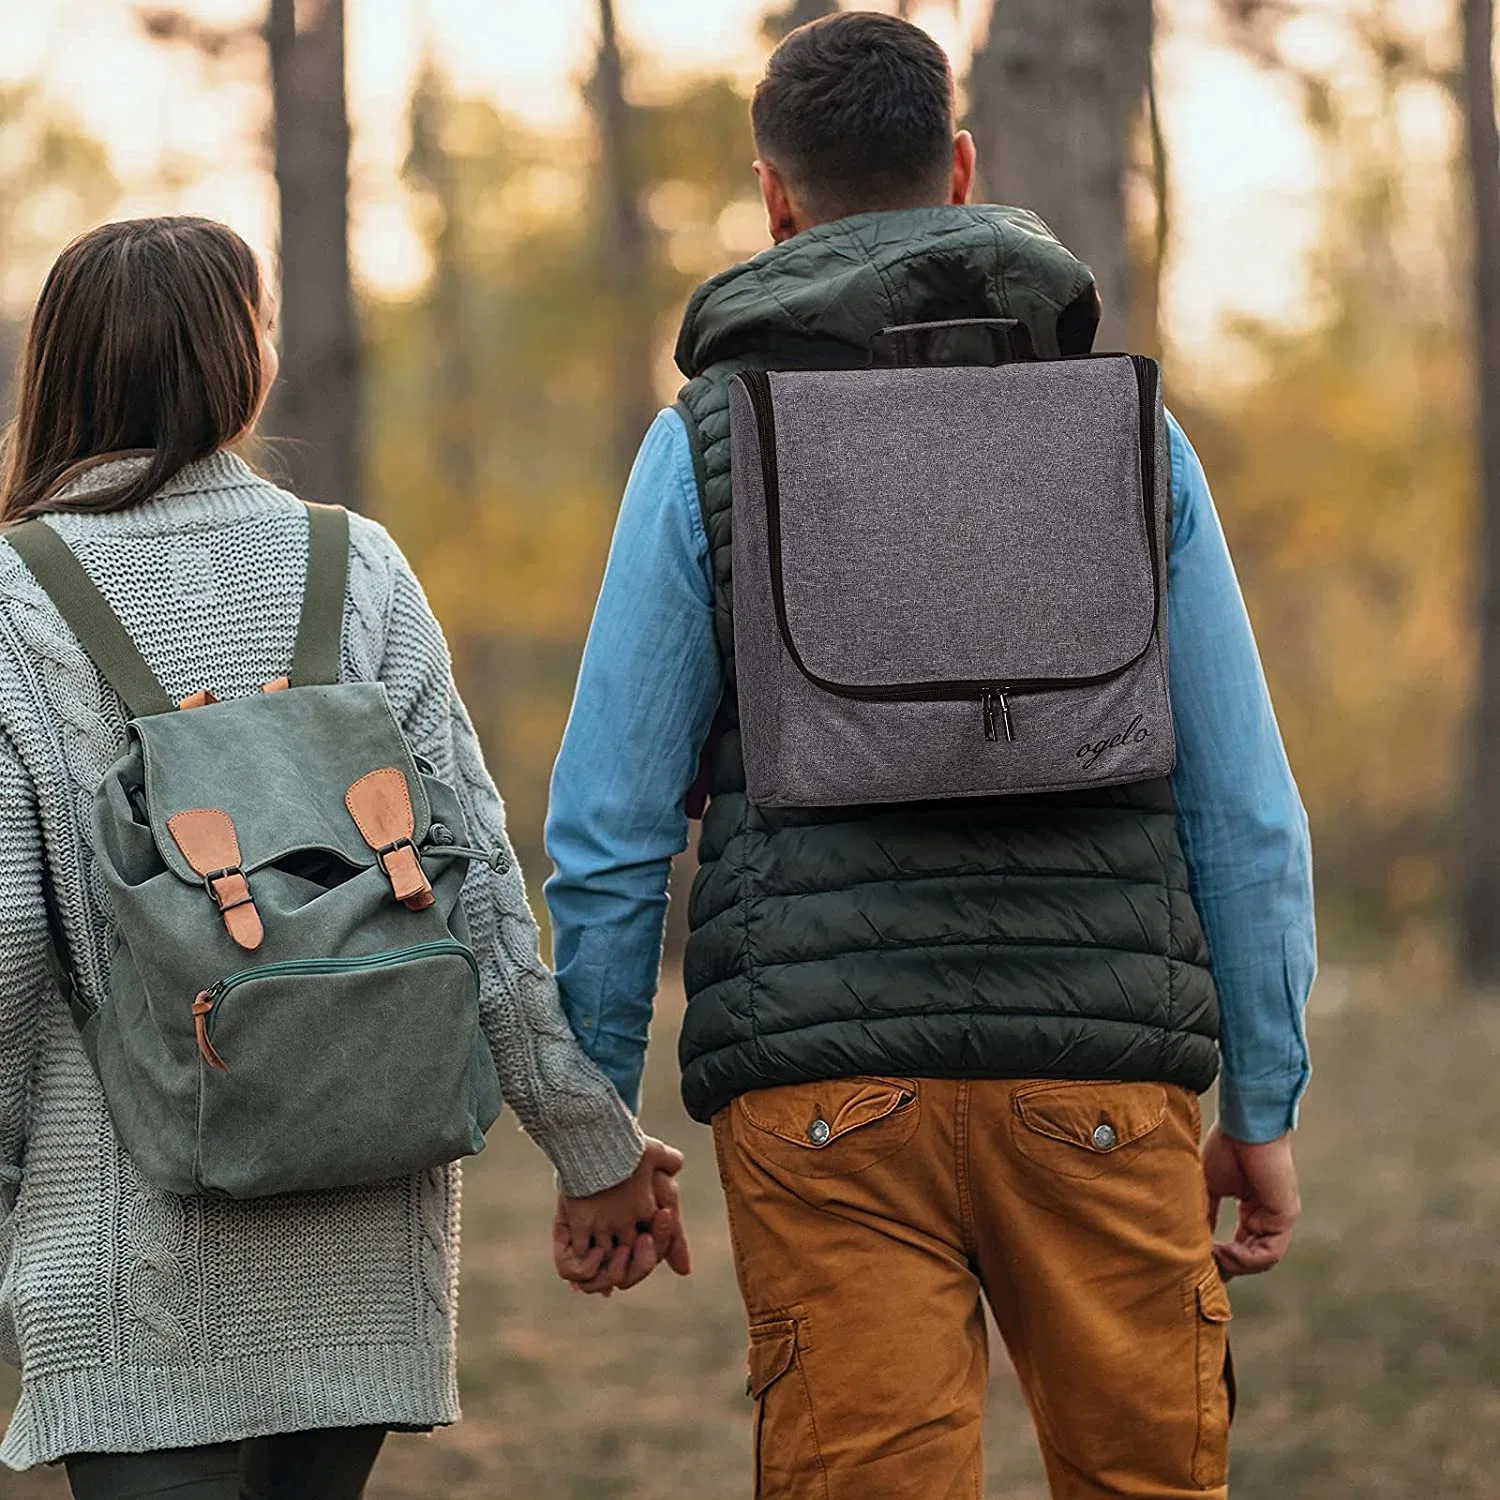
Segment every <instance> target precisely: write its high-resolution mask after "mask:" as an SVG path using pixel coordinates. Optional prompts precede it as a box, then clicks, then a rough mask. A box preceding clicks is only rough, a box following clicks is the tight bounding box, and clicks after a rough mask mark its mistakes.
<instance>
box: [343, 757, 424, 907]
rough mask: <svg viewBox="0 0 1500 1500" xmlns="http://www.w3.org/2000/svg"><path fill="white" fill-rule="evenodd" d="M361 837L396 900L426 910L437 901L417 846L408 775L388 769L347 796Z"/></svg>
mask: <svg viewBox="0 0 1500 1500" xmlns="http://www.w3.org/2000/svg"><path fill="white" fill-rule="evenodd" d="M344 803H345V805H346V806H347V807H348V809H349V815H350V816H351V817H352V818H353V819H354V823H355V826H356V827H357V828H358V829H359V832H360V836H361V837H362V838H363V839H364V841H365V843H366V844H368V845H369V847H370V848H371V849H373V850H374V851H375V860H376V863H377V864H379V866H380V868H381V871H382V872H383V873H384V875H385V877H386V879H387V880H389V881H390V883H391V892H392V894H393V895H394V896H395V898H396V900H398V901H400V902H403V903H404V904H405V905H406V906H407V907H408V908H409V909H410V910H411V911H422V910H424V909H425V908H427V907H429V906H431V905H432V904H433V902H434V901H435V900H436V899H437V898H436V897H435V896H434V895H433V893H432V883H431V881H429V880H428V878H427V875H426V872H425V871H424V870H423V869H422V855H421V851H420V850H419V849H418V848H417V845H416V838H415V835H416V831H417V829H416V819H415V816H414V814H413V812H412V805H411V794H410V792H409V791H408V790H407V786H406V776H405V775H404V774H403V773H402V772H401V771H400V770H399V769H397V768H396V767H395V766H386V767H383V768H382V769H381V770H379V771H371V772H370V773H369V775H368V776H361V777H360V778H359V780H358V781H356V782H355V783H354V785H353V786H351V787H350V788H349V791H348V793H347V794H346V795H345V797H344Z"/></svg>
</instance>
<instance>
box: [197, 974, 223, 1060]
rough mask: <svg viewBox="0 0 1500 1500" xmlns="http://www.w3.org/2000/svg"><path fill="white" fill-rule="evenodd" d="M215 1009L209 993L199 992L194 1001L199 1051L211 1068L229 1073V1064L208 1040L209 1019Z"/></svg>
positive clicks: (205, 991)
mask: <svg viewBox="0 0 1500 1500" xmlns="http://www.w3.org/2000/svg"><path fill="white" fill-rule="evenodd" d="M213 1008H214V1003H213V1001H212V1000H210V999H209V998H208V991H207V990H199V991H198V998H197V999H196V1000H194V1001H193V1027H194V1029H195V1030H196V1031H197V1033H198V1050H199V1051H200V1052H201V1053H202V1054H203V1060H204V1062H206V1063H207V1064H208V1065H209V1067H211V1068H218V1069H220V1070H221V1071H222V1072H225V1073H227V1072H228V1071H229V1064H228V1063H227V1062H225V1061H224V1059H223V1058H222V1057H220V1056H219V1049H218V1048H217V1047H215V1046H214V1044H213V1043H212V1042H211V1041H209V1039H208V1017H209V1014H210V1013H211V1012H212V1010H213Z"/></svg>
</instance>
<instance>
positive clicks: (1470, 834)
mask: <svg viewBox="0 0 1500 1500" xmlns="http://www.w3.org/2000/svg"><path fill="white" fill-rule="evenodd" d="M1463 32H1464V40H1463V48H1464V69H1463V70H1464V117H1465V126H1466V134H1467V143H1468V157H1469V182H1470V186H1471V190H1472V202H1473V224H1474V243H1473V265H1474V272H1473V274H1474V335H1475V343H1476V348H1475V351H1474V352H1475V358H1474V372H1475V382H1476V387H1477V389H1476V392H1475V395H1476V401H1475V410H1476V416H1477V421H1478V440H1479V441H1478V450H1479V452H1478V457H1479V486H1478V489H1479V512H1480V526H1479V532H1480V541H1479V569H1480V579H1479V682H1478V688H1477V695H1476V706H1475V715H1474V737H1473V757H1474V759H1473V772H1472V800H1471V803H1470V805H1469V807H1468V808H1467V810H1466V811H1465V813H1464V815H1463V817H1462V818H1461V820H1460V821H1461V824H1462V826H1463V827H1464V828H1465V829H1466V830H1467V850H1466V855H1467V860H1466V864H1467V869H1466V871H1465V876H1466V878H1465V882H1464V894H1463V911H1462V947H1463V961H1464V968H1465V970H1466V972H1467V974H1468V976H1469V977H1470V978H1471V979H1474V980H1476V981H1479V982H1481V983H1487V984H1493V983H1495V982H1497V981H1500V133H1497V131H1496V126H1495V85H1494V71H1493V61H1492V59H1493V47H1494V12H1493V6H1492V0H1464V6H1463Z"/></svg>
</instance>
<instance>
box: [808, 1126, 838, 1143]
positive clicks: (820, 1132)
mask: <svg viewBox="0 0 1500 1500" xmlns="http://www.w3.org/2000/svg"><path fill="white" fill-rule="evenodd" d="M832 1135H833V1126H832V1125H830V1124H829V1123H828V1121H827V1120H814V1121H813V1122H812V1124H811V1125H809V1126H808V1127H807V1138H808V1140H810V1141H811V1142H812V1143H813V1145H815V1146H826V1145H827V1144H828V1142H829V1139H830V1137H831V1136H832Z"/></svg>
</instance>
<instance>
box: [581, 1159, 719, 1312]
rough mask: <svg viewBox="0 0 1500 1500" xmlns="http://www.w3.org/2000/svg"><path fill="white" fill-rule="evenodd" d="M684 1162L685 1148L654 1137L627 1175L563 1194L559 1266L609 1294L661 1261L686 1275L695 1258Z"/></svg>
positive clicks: (643, 1275) (586, 1285)
mask: <svg viewBox="0 0 1500 1500" xmlns="http://www.w3.org/2000/svg"><path fill="white" fill-rule="evenodd" d="M682 1162H683V1157H682V1153H681V1152H680V1151H676V1150H674V1149H673V1148H672V1147H671V1146H667V1145H664V1144H663V1143H662V1142H661V1141H654V1140H649V1139H648V1141H647V1142H646V1151H645V1154H644V1155H643V1156H642V1157H641V1160H640V1163H639V1164H638V1165H637V1167H636V1169H635V1171H634V1172H633V1173H632V1174H631V1176H630V1177H628V1178H627V1179H626V1180H625V1181H624V1182H621V1183H618V1184H616V1185H615V1186H614V1187H612V1188H609V1189H607V1190H606V1191H604V1192H602V1193H595V1194H593V1195H592V1196H590V1197H587V1198H567V1197H560V1198H559V1199H558V1203H557V1214H556V1217H555V1218H554V1220H553V1224H552V1255H553V1261H554V1263H555V1264H556V1267H557V1274H558V1275H559V1276H561V1277H562V1278H563V1280H564V1281H569V1282H571V1283H572V1284H573V1285H574V1286H575V1287H576V1288H578V1290H580V1291H585V1292H599V1293H602V1294H603V1295H604V1296H609V1295H610V1294H611V1293H612V1292H614V1291H615V1290H617V1289H618V1290H626V1289H628V1288H629V1287H632V1286H635V1285H636V1284H637V1283H638V1282H641V1281H644V1280H645V1279H646V1277H647V1276H649V1275H650V1274H651V1272H652V1271H654V1270H655V1269H656V1266H657V1264H658V1263H659V1262H661V1261H665V1262H666V1263H667V1264H668V1265H669V1266H671V1268H672V1269H673V1270H674V1271H675V1272H676V1273H677V1274H678V1275H679V1276H686V1275H687V1274H688V1273H689V1271H690V1270H691V1269H692V1265H691V1258H690V1256H689V1253H688V1244H687V1235H686V1233H685V1232H684V1230H683V1227H682V1218H681V1213H680V1208H679V1202H680V1200H679V1196H678V1190H677V1183H676V1180H675V1179H676V1174H677V1173H678V1172H679V1171H680V1170H681V1168H682Z"/></svg>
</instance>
